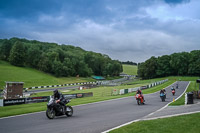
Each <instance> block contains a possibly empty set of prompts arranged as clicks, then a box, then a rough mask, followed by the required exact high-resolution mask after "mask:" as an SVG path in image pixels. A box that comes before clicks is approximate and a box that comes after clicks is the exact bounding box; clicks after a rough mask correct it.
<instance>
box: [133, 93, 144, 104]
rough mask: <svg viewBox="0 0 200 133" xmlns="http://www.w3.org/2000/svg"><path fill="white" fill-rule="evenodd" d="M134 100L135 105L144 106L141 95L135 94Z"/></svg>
mask: <svg viewBox="0 0 200 133" xmlns="http://www.w3.org/2000/svg"><path fill="white" fill-rule="evenodd" d="M135 98H136V100H137V104H138V105H140V104H144V100H143V97H142V94H136V96H135Z"/></svg>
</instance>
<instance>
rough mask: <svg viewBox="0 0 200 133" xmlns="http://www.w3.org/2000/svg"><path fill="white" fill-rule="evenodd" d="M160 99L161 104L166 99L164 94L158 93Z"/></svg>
mask: <svg viewBox="0 0 200 133" xmlns="http://www.w3.org/2000/svg"><path fill="white" fill-rule="evenodd" d="M160 98H161V100H162V102H164V101H165V99H166V94H165V93H160Z"/></svg>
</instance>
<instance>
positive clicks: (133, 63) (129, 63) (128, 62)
mask: <svg viewBox="0 0 200 133" xmlns="http://www.w3.org/2000/svg"><path fill="white" fill-rule="evenodd" d="M122 64H127V65H135V66H137V63H135V62H132V61H124V62H122Z"/></svg>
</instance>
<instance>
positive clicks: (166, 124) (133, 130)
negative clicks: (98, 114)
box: [110, 113, 200, 133]
mask: <svg viewBox="0 0 200 133" xmlns="http://www.w3.org/2000/svg"><path fill="white" fill-rule="evenodd" d="M199 118H200V113H195V114H190V115H183V116H176V117H171V118H164V119H156V120H148V121H139V122H135V123H132V124H129V125H127V126H124V127H122V128H119V129H116V130H113V131H111V132H110V133H199V126H200V123H199Z"/></svg>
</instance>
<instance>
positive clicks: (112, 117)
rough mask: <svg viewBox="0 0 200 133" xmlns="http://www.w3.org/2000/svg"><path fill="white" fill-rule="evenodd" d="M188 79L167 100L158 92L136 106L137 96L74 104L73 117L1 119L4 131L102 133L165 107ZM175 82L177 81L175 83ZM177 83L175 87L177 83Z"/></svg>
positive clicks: (39, 114) (25, 132) (147, 96)
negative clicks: (143, 103) (161, 97)
mask: <svg viewBox="0 0 200 133" xmlns="http://www.w3.org/2000/svg"><path fill="white" fill-rule="evenodd" d="M188 83H189V82H186V81H179V82H178V84H179V89H176V94H175V96H172V93H171V90H170V87H171V86H169V87H167V89H166V91H167V99H166V101H165V102H161V99H160V97H159V92H156V93H152V94H147V95H144V97H145V100H146V102H145V105H137V103H136V100H135V98H134V97H126V98H121V99H115V100H109V101H104V102H98V103H93V104H87V105H80V106H75V107H73V108H74V115H73V116H72V117H66V116H62V117H57V118H55V119H53V120H49V119H48V118H47V117H46V115H45V112H39V113H33V114H28V115H22V116H16V117H9V118H3V119H0V132H1V133H100V132H103V131H105V130H108V129H111V128H114V127H116V126H119V125H121V124H124V123H127V122H130V121H133V120H136V119H140V118H142V117H144V116H147V115H148V114H150V113H152V112H155V111H156V110H158V109H160V108H162V107H164V106H165V105H167V104H168V103H169V102H171V101H172V100H173V98H177V97H178V96H179V95H181V94H182V93H183V92H184V90H185V89H186V87H187V85H188ZM175 84H176V83H175ZM175 84H174V85H173V86H175Z"/></svg>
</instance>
